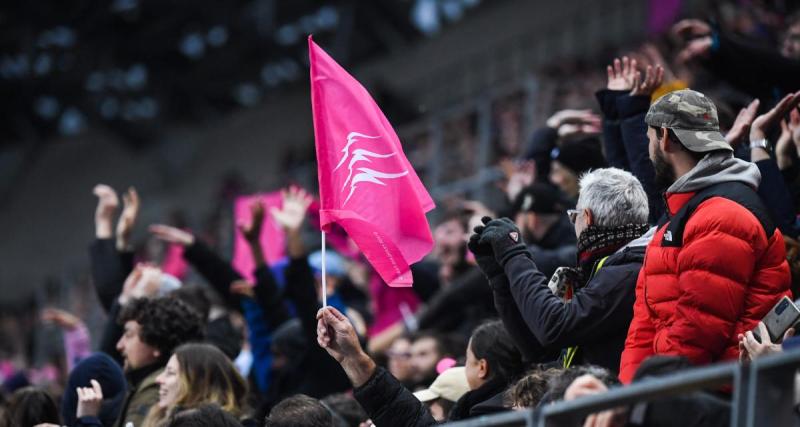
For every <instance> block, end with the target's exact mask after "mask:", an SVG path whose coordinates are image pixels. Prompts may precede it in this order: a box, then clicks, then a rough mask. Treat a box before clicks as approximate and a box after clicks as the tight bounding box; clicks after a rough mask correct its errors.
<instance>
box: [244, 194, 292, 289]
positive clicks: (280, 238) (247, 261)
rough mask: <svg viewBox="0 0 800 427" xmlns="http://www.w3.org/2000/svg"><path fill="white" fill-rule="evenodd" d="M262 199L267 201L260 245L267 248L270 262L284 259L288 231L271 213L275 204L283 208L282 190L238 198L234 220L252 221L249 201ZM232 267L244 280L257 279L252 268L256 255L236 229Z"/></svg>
mask: <svg viewBox="0 0 800 427" xmlns="http://www.w3.org/2000/svg"><path fill="white" fill-rule="evenodd" d="M259 198H261V201H262V202H263V203H264V211H265V212H266V213H265V215H264V225H263V226H262V228H261V239H260V241H261V248H263V250H264V256H265V257H266V258H267V263H269V264H272V263H274V262H276V261H278V260H280V259H281V258H283V257H284V256H285V255H286V253H285V246H286V234H285V233H284V232H283V228H282V227H281V226H280V225H278V223H277V222H275V220H274V219H273V218H272V215H270V214H269V209H270V208H272V207H276V208H278V209H280V208H281V207H282V206H283V198H282V197H281V192H280V191H275V192H272V193H262V194H253V195H250V196H241V197H237V198H236V201H235V202H234V205H233V219H234V222H235V223H236V224H239V223H245V224H249V223H250V219H251V216H252V215H251V214H250V203H252V202H253V201H254V200H258V199H259ZM231 264H232V265H233V268H234V269H236V271H238V272H239V274H241V275H242V277H244V278H245V279H247V280H249V281H251V282H253V281H254V280H255V278H254V276H253V271H254V270H255V267H256V264H255V262H254V261H253V256H252V255H251V254H250V247H249V246H248V245H247V242H246V241H245V240H244V237H243V236H242V233H239V232H238V231H237V232H236V239H235V240H234V242H233V261H232V262H231Z"/></svg>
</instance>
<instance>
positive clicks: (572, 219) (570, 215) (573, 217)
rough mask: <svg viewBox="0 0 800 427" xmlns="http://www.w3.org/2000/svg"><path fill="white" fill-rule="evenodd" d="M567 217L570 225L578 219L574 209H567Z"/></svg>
mask: <svg viewBox="0 0 800 427" xmlns="http://www.w3.org/2000/svg"><path fill="white" fill-rule="evenodd" d="M567 217H568V218H569V222H570V224H573V225H574V224H575V220H576V219H578V211H577V210H575V209H567Z"/></svg>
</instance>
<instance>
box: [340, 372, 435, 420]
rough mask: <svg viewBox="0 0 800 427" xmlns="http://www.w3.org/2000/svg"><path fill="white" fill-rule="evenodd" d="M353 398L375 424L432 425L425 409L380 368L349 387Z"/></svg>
mask: <svg viewBox="0 0 800 427" xmlns="http://www.w3.org/2000/svg"><path fill="white" fill-rule="evenodd" d="M353 397H355V398H356V400H357V401H358V403H359V404H360V405H361V407H362V408H364V410H365V411H366V412H367V414H368V415H369V418H370V419H371V420H372V422H373V423H374V424H375V425H376V426H381V427H393V426H398V427H425V426H432V425H435V424H436V420H434V419H433V416H431V414H430V412H428V408H426V407H425V405H423V404H422V402H420V401H419V400H418V399H417V398H416V397H414V395H413V394H412V393H411V392H410V391H408V389H406V388H405V387H403V385H402V384H400V381H397V378H395V377H393V376H392V374H390V373H389V372H387V371H386V370H385V369H383V368H380V367H379V368H377V369H376V370H375V373H374V374H372V377H371V378H370V379H369V381H367V382H366V383H364V384H363V385H362V386H361V387H358V388H356V389H355V390H353Z"/></svg>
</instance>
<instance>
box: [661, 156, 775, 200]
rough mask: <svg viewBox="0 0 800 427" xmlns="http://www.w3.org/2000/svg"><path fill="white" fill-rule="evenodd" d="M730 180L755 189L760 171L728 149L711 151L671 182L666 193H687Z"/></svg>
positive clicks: (759, 177) (758, 181) (759, 180)
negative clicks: (734, 155)
mask: <svg viewBox="0 0 800 427" xmlns="http://www.w3.org/2000/svg"><path fill="white" fill-rule="evenodd" d="M731 181H739V182H743V183H745V184H747V185H749V186H750V187H751V188H753V189H756V188H758V184H760V183H761V172H759V170H758V166H756V165H754V164H753V163H750V162H746V161H744V160H740V159H737V158H735V157H733V153H731V152H730V151H712V152H710V153H708V154H707V155H706V156H705V157H703V159H702V160H700V161H699V162H698V163H697V165H696V166H695V167H694V168H693V169H692V170H690V171H689V172H688V173H687V174H686V175H683V176H682V177H680V178H678V180H677V181H675V182H674V183H672V185H670V186H669V188H668V189H667V194H670V193H688V192H692V191H697V190H700V189H703V188H706V187H710V186H712V185H714V184H719V183H721V182H731Z"/></svg>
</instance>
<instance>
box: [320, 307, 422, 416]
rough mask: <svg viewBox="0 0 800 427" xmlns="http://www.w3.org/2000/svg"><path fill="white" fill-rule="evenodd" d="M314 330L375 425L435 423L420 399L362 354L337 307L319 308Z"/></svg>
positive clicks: (350, 329)
mask: <svg viewBox="0 0 800 427" xmlns="http://www.w3.org/2000/svg"><path fill="white" fill-rule="evenodd" d="M316 331H317V343H318V344H319V346H320V347H322V348H324V349H325V351H327V352H328V354H329V355H330V356H331V357H333V358H334V359H335V360H336V361H337V362H338V363H339V364H340V365H341V366H342V368H343V369H344V372H345V374H347V378H348V379H349V380H350V383H352V384H353V387H355V390H354V392H353V396H354V397H355V398H356V400H357V401H358V403H359V404H360V405H361V407H362V408H364V410H365V411H367V414H368V415H369V417H370V419H372V422H373V423H375V425H378V426H384V427H392V426H431V425H435V424H436V421H435V420H434V419H433V417H432V416H431V414H430V412H428V410H427V408H425V405H423V404H422V402H420V401H419V400H418V399H417V398H416V397H414V395H413V394H412V393H411V392H410V391H408V389H406V388H405V387H403V385H402V384H400V382H399V381H397V379H396V378H394V377H393V376H392V375H391V374H390V373H388V372H386V370H384V369H382V368H378V367H377V366H376V365H375V362H374V361H373V360H372V359H370V357H369V356H367V354H366V353H364V350H363V349H362V348H361V345H360V344H359V342H358V336H357V335H356V332H355V330H354V329H353V325H352V324H351V323H350V321H349V320H347V317H345V316H344V315H343V314H342V313H341V312H339V310H336V309H335V308H333V307H325V308H323V309H320V310H319V312H318V313H317V330H316Z"/></svg>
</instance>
